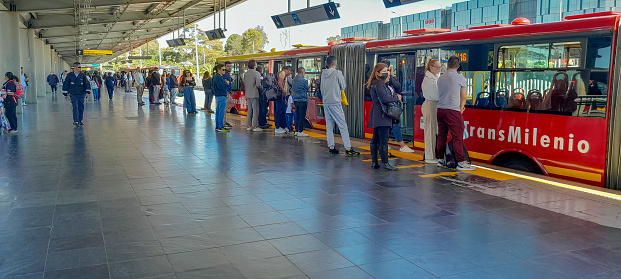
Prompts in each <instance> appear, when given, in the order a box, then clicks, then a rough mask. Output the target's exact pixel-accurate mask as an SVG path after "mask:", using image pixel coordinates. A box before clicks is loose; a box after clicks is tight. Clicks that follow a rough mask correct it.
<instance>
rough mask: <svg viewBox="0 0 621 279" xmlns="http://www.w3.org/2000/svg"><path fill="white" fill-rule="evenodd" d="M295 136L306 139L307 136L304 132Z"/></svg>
mask: <svg viewBox="0 0 621 279" xmlns="http://www.w3.org/2000/svg"><path fill="white" fill-rule="evenodd" d="M296 136H298V137H308V134H307V133H304V132H299V133H298V134H297V135H296Z"/></svg>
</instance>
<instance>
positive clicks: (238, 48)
mask: <svg viewBox="0 0 621 279" xmlns="http://www.w3.org/2000/svg"><path fill="white" fill-rule="evenodd" d="M242 40H243V38H242V36H240V35H239V34H233V35H231V36H229V37H228V38H227V39H226V46H225V47H224V51H225V52H226V53H227V54H228V55H240V54H243V53H244V51H243V48H242Z"/></svg>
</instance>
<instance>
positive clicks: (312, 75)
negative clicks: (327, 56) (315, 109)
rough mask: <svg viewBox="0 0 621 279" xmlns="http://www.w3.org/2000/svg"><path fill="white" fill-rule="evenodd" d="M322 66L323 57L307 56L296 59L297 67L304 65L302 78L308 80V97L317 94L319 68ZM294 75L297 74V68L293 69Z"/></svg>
mask: <svg viewBox="0 0 621 279" xmlns="http://www.w3.org/2000/svg"><path fill="white" fill-rule="evenodd" d="M322 66H323V58H321V57H317V58H307V59H300V60H298V68H299V67H304V69H305V70H306V74H305V76H304V78H306V80H307V81H308V82H309V85H310V88H311V91H310V92H309V97H316V96H317V94H316V93H317V84H319V82H318V80H319V76H320V75H321V69H322ZM293 74H294V75H296V74H297V69H294V73H293Z"/></svg>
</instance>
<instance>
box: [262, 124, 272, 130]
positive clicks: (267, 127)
mask: <svg viewBox="0 0 621 279" xmlns="http://www.w3.org/2000/svg"><path fill="white" fill-rule="evenodd" d="M260 128H262V129H269V128H272V126H271V125H269V124H267V125H263V126H261V127H260Z"/></svg>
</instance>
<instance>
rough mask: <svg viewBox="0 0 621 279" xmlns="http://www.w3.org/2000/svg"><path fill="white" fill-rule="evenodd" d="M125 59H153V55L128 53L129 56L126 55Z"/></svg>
mask: <svg viewBox="0 0 621 279" xmlns="http://www.w3.org/2000/svg"><path fill="white" fill-rule="evenodd" d="M127 59H137V60H140V59H143V60H149V59H153V56H150V55H143V56H132V55H130V56H128V57H127Z"/></svg>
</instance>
